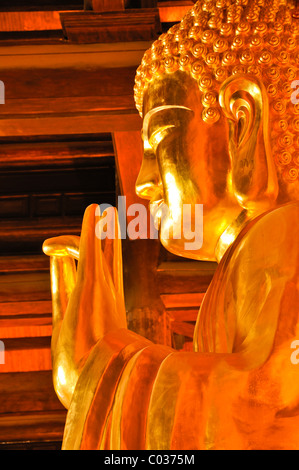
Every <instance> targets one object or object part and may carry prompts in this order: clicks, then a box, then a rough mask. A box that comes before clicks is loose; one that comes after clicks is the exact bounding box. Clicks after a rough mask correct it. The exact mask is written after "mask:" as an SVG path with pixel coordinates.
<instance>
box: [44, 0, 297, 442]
mask: <svg viewBox="0 0 299 470" xmlns="http://www.w3.org/2000/svg"><path fill="white" fill-rule="evenodd" d="M294 12H295V10H294V2H292V1H287V0H207V1H204V0H200V1H198V2H197V3H196V4H195V6H194V7H193V8H192V9H191V10H190V12H189V13H188V14H187V16H186V17H185V18H184V19H183V20H182V22H181V24H178V25H176V26H174V27H172V28H171V29H170V30H169V32H168V33H166V34H163V35H162V36H161V37H160V39H159V40H157V41H156V42H155V43H154V44H153V46H152V48H151V49H150V50H149V51H148V52H147V53H146V54H145V56H144V59H143V61H142V64H141V67H140V68H139V69H138V72H137V77H136V86H135V97H136V103H137V107H138V109H139V111H140V114H141V115H142V116H143V122H144V126H143V140H144V160H143V164H142V168H141V172H140V175H139V178H138V181H137V184H136V189H137V193H138V195H139V196H141V197H143V198H146V199H149V200H150V203H151V208H152V209H151V210H152V215H153V217H154V218H155V221H156V223H157V224H158V225H159V234H160V239H161V242H162V244H163V245H164V246H165V247H166V248H167V249H168V250H170V251H171V252H173V253H175V254H177V255H180V256H184V257H189V258H193V259H198V260H213V261H214V260H217V261H218V263H219V266H218V268H217V270H216V273H215V276H214V278H213V281H212V283H211V285H210V287H209V289H208V291H207V294H206V296H205V299H204V302H203V305H202V307H201V310H200V313H199V316H198V321H197V325H196V329H195V335H194V352H178V351H175V350H173V349H171V348H170V347H167V346H164V345H157V344H153V343H151V342H150V341H148V340H147V339H145V338H143V337H141V336H139V335H137V334H135V333H133V332H130V331H129V330H128V329H127V327H126V314H125V308H124V296H123V287H122V259H121V245H120V240H119V238H118V237H117V236H116V239H115V240H105V241H101V240H100V237H97V236H96V235H95V232H96V227H97V224H98V222H99V220H101V215H100V214H98V211H97V206H90V207H89V208H88V209H87V211H86V213H85V217H84V221H83V226H82V234H81V238H80V239H79V238H78V237H71V236H69V237H60V238H57V239H51V240H48V241H47V242H45V244H44V251H45V253H46V254H48V255H49V256H50V257H51V279H52V294H53V342H52V351H53V376H54V384H55V388H56V391H57V394H58V396H59V398H60V399H61V401H62V403H63V404H64V405H65V406H66V407H67V408H68V417H67V422H66V428H65V435H64V442H63V449H106V450H117V449H121V450H139V449H145V450H146V449H148V450H172V449H179V450H188V449H189V450H195V449H244V450H246V449H267V450H268V449H276V450H279V449H298V447H299V432H298V428H299V365H297V364H296V361H294V360H291V358H292V357H294V349H295V347H296V345H297V344H298V340H299V243H298V240H299V217H298V216H299V132H298V129H299V104H298V103H297V100H296V99H294V88H293V87H292V86H293V83H294V81H295V80H296V79H298V78H299V75H298V62H299V53H298V47H297V41H298V33H299V25H298V19H297V18H296V15H295V14H294ZM295 98H296V96H295ZM162 203H165V204H166V205H167V206H168V208H169V211H168V212H167V213H163V212H162V211H161V210H160V207H161V204H162ZM184 204H190V205H191V206H195V205H196V204H202V205H203V243H202V246H201V247H200V248H199V247H197V248H196V249H193V250H185V242H186V241H190V240H189V239H188V240H186V239H184V233H183V234H182V237H181V238H179V237H177V236H176V233H175V227H176V225H175V223H174V222H175V220H176V218H177V214H178V213H180V211H182V207H183V205H184ZM167 233H168V234H170V236H166V234H167ZM75 260H78V268H77V270H76V266H75Z"/></svg>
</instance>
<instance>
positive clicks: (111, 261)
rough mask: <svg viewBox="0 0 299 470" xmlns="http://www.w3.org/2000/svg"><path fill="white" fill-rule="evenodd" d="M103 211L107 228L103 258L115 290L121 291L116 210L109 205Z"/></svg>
mask: <svg viewBox="0 0 299 470" xmlns="http://www.w3.org/2000/svg"><path fill="white" fill-rule="evenodd" d="M105 212H106V221H105V222H106V223H107V225H108V229H107V232H106V235H107V236H106V238H105V240H104V242H103V244H102V247H103V253H104V259H105V261H106V262H107V265H108V268H109V272H110V275H111V278H112V280H113V284H114V288H115V290H116V292H118V293H121V292H122V289H123V265H122V245H121V234H120V227H119V220H118V211H117V209H116V208H115V207H110V208H109V209H107V210H106V211H105Z"/></svg>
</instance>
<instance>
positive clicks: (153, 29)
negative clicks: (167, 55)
mask: <svg viewBox="0 0 299 470" xmlns="http://www.w3.org/2000/svg"><path fill="white" fill-rule="evenodd" d="M60 18H61V23H62V27H63V31H64V35H65V37H66V38H67V40H68V41H69V42H72V43H77V44H91V43H97V44H104V43H116V42H121V43H123V42H134V41H154V40H155V39H157V38H158V36H159V34H160V33H161V32H162V28H161V23H160V17H159V10H158V9H154V8H146V9H142V10H137V9H129V10H121V11H113V12H101V13H97V12H87V11H85V12H74V13H72V12H70V13H61V15H60Z"/></svg>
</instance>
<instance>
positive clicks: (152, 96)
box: [143, 70, 201, 116]
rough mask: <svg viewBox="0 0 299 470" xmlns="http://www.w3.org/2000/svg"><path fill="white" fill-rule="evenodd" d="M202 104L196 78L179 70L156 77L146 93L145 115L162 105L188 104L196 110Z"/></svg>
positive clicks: (144, 102) (187, 105)
mask: <svg viewBox="0 0 299 470" xmlns="http://www.w3.org/2000/svg"><path fill="white" fill-rule="evenodd" d="M200 105H201V102H200V91H199V88H198V85H197V82H196V80H194V79H193V78H192V77H190V75H189V74H188V73H186V72H182V71H180V70H178V71H177V72H175V73H173V74H169V75H163V76H161V77H157V78H155V79H154V80H153V81H151V83H150V84H149V86H148V89H147V90H146V92H145V94H144V101H143V116H146V114H147V113H148V112H149V111H152V110H153V109H155V108H159V107H161V106H186V107H189V108H191V109H192V110H194V111H195V108H196V109H198V107H199V106H200Z"/></svg>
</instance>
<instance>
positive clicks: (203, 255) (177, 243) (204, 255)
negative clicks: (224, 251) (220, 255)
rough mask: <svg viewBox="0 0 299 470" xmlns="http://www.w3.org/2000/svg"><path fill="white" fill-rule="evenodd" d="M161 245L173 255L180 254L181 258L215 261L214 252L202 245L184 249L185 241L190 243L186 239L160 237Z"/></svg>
mask: <svg viewBox="0 0 299 470" xmlns="http://www.w3.org/2000/svg"><path fill="white" fill-rule="evenodd" d="M160 241H161V243H162V245H163V247H164V248H165V249H166V250H167V251H169V252H170V253H172V254H173V255H176V256H180V257H181V258H186V259H192V260H196V261H212V262H216V261H217V260H216V256H215V252H214V250H213V251H209V249H208V248H205V247H204V246H202V248H201V249H199V250H186V248H185V243H190V242H189V241H188V240H186V241H183V240H173V239H169V240H165V239H163V238H162V237H160Z"/></svg>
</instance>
